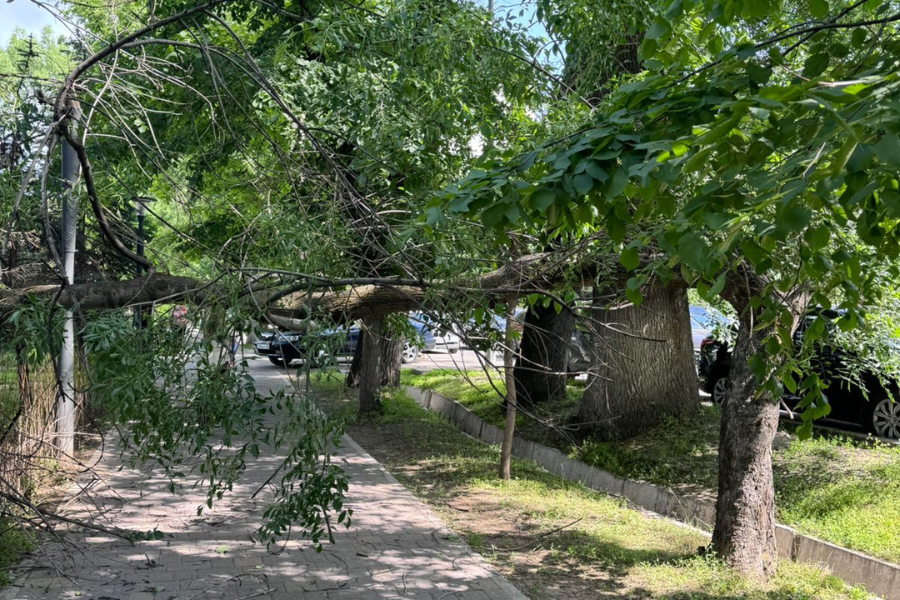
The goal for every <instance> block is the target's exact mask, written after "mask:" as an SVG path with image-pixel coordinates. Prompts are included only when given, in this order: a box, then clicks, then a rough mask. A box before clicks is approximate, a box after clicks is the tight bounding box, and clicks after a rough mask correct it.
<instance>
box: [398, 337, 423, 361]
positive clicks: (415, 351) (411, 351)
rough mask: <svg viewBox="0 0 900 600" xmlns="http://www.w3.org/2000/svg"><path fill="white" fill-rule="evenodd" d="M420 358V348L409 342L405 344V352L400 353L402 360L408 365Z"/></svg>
mask: <svg viewBox="0 0 900 600" xmlns="http://www.w3.org/2000/svg"><path fill="white" fill-rule="evenodd" d="M417 358H419V348H418V346H414V345H413V344H410V343H409V342H405V343H404V344H403V352H402V353H401V354H400V360H401V361H402V362H403V364H404V365H407V364H409V363H411V362H413V361H414V360H416V359H417Z"/></svg>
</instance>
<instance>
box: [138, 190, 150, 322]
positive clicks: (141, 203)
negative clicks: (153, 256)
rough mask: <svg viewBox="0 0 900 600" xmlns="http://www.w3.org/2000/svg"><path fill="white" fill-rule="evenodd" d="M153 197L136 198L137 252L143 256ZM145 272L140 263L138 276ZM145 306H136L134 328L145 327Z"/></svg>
mask: <svg viewBox="0 0 900 600" xmlns="http://www.w3.org/2000/svg"><path fill="white" fill-rule="evenodd" d="M153 200H154V199H153V198H135V202H136V203H137V206H136V207H135V208H136V210H137V222H138V229H137V242H136V243H135V250H136V254H137V255H138V256H140V257H141V258H143V257H144V214H145V213H146V212H147V204H146V203H147V202H153ZM143 274H144V268H143V267H142V266H141V265H140V264H138V266H137V276H138V277H140V276H141V275H143ZM144 312H145V311H144V307H142V306H135V307H134V328H135V329H143V327H144Z"/></svg>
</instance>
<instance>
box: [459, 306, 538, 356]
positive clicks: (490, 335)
mask: <svg viewBox="0 0 900 600" xmlns="http://www.w3.org/2000/svg"><path fill="white" fill-rule="evenodd" d="M525 314H526V309H524V308H517V309H516V310H515V314H514V317H513V319H514V329H513V331H515V332H517V336H516V338H517V339H516V342H515V343H516V345H518V343H519V342H520V341H521V340H522V332H523V331H524V328H525ZM454 333H456V335H457V336H458V337H459V338H461V339H462V340H463V343H465V344H466V347H467V348H472V349H473V350H481V351H482V352H487V351H490V350H493V351H498V352H499V351H501V350H502V340H503V339H504V338H505V335H506V315H499V314H496V313H490V314H488V315H486V318H485V320H484V322H482V323H476V322H475V319H469V320H468V321H466V322H465V323H461V324H459V326H457V328H456V331H455V332H454Z"/></svg>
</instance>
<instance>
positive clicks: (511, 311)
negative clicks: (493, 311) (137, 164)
mask: <svg viewBox="0 0 900 600" xmlns="http://www.w3.org/2000/svg"><path fill="white" fill-rule="evenodd" d="M515 318H516V302H515V300H514V299H511V300H510V301H509V307H508V308H507V311H506V340H505V342H506V343H505V348H504V350H503V374H504V377H505V378H506V398H505V400H506V428H505V429H504V430H503V442H502V443H501V445H500V479H505V480H509V479H510V477H512V447H513V438H514V436H515V432H516V376H515V373H514V371H513V358H514V357H513V343H514V341H515V340H513V323H514V321H515Z"/></svg>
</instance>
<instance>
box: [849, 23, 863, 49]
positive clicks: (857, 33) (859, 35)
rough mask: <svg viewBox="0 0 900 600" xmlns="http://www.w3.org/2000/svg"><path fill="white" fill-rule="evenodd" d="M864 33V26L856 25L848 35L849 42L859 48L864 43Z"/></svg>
mask: <svg viewBox="0 0 900 600" xmlns="http://www.w3.org/2000/svg"><path fill="white" fill-rule="evenodd" d="M866 35H867V34H866V30H865V29H864V28H862V27H857V28H856V29H854V30H853V33H852V34H851V35H850V43H851V44H853V46H854V47H856V48H860V47H862V45H863V44H865V43H866Z"/></svg>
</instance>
